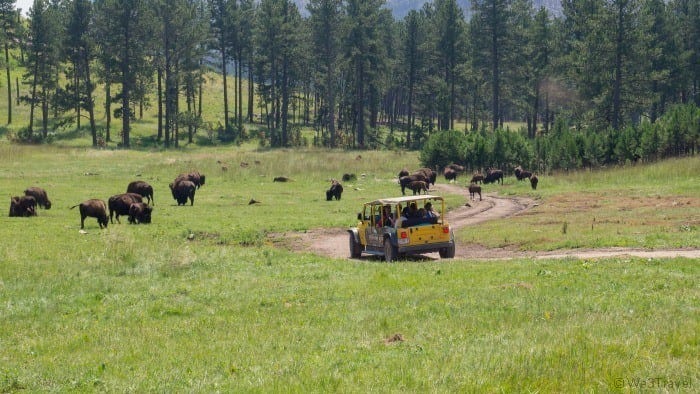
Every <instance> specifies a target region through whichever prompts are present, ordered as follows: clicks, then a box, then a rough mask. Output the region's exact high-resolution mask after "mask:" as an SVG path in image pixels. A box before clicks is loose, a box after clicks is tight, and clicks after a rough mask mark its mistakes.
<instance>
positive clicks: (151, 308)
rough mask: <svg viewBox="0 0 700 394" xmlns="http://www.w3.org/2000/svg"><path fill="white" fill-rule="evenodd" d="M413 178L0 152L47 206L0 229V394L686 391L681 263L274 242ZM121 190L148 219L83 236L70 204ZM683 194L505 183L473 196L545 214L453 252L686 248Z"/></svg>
mask: <svg viewBox="0 0 700 394" xmlns="http://www.w3.org/2000/svg"><path fill="white" fill-rule="evenodd" d="M358 155H361V158H360V159H358V158H357V156H358ZM242 162H245V163H248V165H247V166H241V163H242ZM416 163H417V154H415V152H364V151H363V152H340V151H330V150H317V149H307V150H261V149H257V148H256V147H254V146H247V145H244V146H241V147H235V148H232V147H210V148H197V147H192V146H187V147H183V148H182V149H180V150H177V151H172V152H163V151H157V150H154V151H149V150H134V151H124V150H109V149H108V150H93V149H86V148H80V147H72V146H70V144H60V143H59V144H56V145H55V146H16V145H10V144H7V143H0V191H1V192H2V193H4V194H5V196H10V195H19V194H21V193H22V191H23V190H24V188H26V187H28V186H32V185H36V186H42V187H44V188H45V189H47V191H48V194H49V197H50V199H51V200H52V203H53V207H52V208H51V209H50V210H40V211H39V214H38V216H37V217H33V218H9V217H6V216H3V217H0V222H1V223H0V235H1V236H2V239H4V240H5V241H4V242H3V246H2V248H0V392H16V391H30V392H44V391H78V392H94V391H100V392H104V391H117V392H125V391H127V392H128V391H131V392H145V391H165V392H193V391H197V392H214V391H221V392H241V391H245V392H329V391H342V392H369V391H375V392H407V391H408V392H522V391H538V392H580V391H585V392H590V391H594V392H636V391H639V390H640V389H646V390H648V391H662V392H665V391H669V392H696V391H697V390H698V388H699V387H700V373H699V372H698V371H700V359H699V358H698V356H697V355H698V354H700V334H698V333H700V312H699V310H698V305H700V287H699V285H698V283H699V281H698V278H699V277H700V275H699V274H700V268H698V265H697V261H695V260H692V259H651V260H650V259H639V258H629V257H621V258H610V259H585V260H577V259H563V260H531V259H514V260H508V261H465V260H450V261H446V260H442V261H439V260H438V261H430V260H428V261H404V262H398V263H396V264H385V263H383V262H380V261H379V260H376V259H363V260H361V261H359V260H347V259H330V258H326V257H322V256H316V255H313V254H310V253H293V252H290V251H287V250H284V249H281V248H278V247H276V246H275V245H274V244H273V242H272V241H270V238H269V237H268V235H270V234H277V235H278V236H279V234H284V233H286V232H290V231H294V232H296V231H305V230H308V229H317V228H337V227H347V226H351V225H353V224H354V222H355V219H354V218H355V214H356V212H357V210H358V207H359V206H360V204H361V203H362V202H364V201H368V200H371V199H374V198H377V197H383V196H387V195H397V194H398V193H399V191H398V186H397V185H396V183H395V181H394V180H393V177H394V176H395V174H396V172H397V171H398V170H399V169H400V168H402V167H408V168H413V167H415V166H416ZM191 169H198V170H199V171H200V172H202V173H204V174H205V175H206V177H207V178H206V179H207V182H206V185H205V186H203V187H202V188H201V189H199V190H198V191H197V194H196V197H195V204H194V206H184V207H178V206H176V204H175V201H174V200H173V199H172V197H171V196H170V192H169V189H168V183H169V182H171V181H172V179H173V178H174V177H175V176H176V175H177V174H178V173H180V172H184V171H188V170H191ZM346 172H353V173H355V174H357V175H358V179H357V181H353V182H345V183H344V186H345V193H344V194H343V198H342V200H341V201H337V202H336V201H333V202H326V201H325V195H324V190H325V189H327V188H328V186H329V182H328V180H329V179H330V178H339V177H340V176H341V175H342V174H343V173H346ZM276 176H287V177H289V178H291V179H292V180H293V181H292V182H288V183H276V182H272V179H273V177H276ZM135 179H143V180H145V181H147V182H149V183H151V184H152V185H153V186H154V188H155V210H154V214H153V223H152V224H150V225H129V224H127V223H126V222H127V221H126V218H123V220H122V224H116V223H115V224H110V225H109V227H108V228H107V229H102V230H101V229H99V227H98V225H97V222H96V220H95V219H93V218H88V219H86V226H85V232H84V233H81V232H80V231H79V229H80V220H79V219H80V218H79V213H78V212H77V209H73V210H71V209H69V207H70V206H72V205H75V204H78V203H80V202H81V201H83V200H85V199H88V198H102V199H104V200H106V199H107V198H108V197H109V196H111V195H113V194H117V193H122V192H124V191H125V189H126V185H127V184H128V182H130V181H132V180H135ZM699 180H700V160H698V159H697V158H689V159H683V160H673V161H668V162H663V163H659V164H654V165H639V166H636V167H631V168H620V169H609V170H601V171H596V172H582V173H573V174H553V175H548V176H542V177H540V187H539V188H538V190H536V191H532V190H531V189H530V187H529V185H526V184H525V183H524V182H521V183H518V182H517V181H516V180H515V179H514V178H513V177H512V176H510V177H508V178H507V179H506V184H505V185H503V186H495V185H486V186H484V189H485V192H499V193H500V194H502V195H509V196H527V197H531V198H534V199H537V200H538V203H539V205H538V206H537V207H535V208H533V209H532V210H530V211H528V212H526V213H524V214H521V215H518V216H515V217H513V218H509V219H507V220H502V221H494V222H491V223H484V224H482V225H479V226H478V228H464V229H461V230H460V231H458V233H457V237H458V238H459V239H460V242H463V243H473V244H482V245H486V246H494V247H502V246H507V247H512V248H516V249H524V250H552V249H557V248H570V247H583V248H589V247H590V248H594V247H601V246H635V247H650V248H667V247H668V248H670V247H693V248H698V247H700V236H698V234H699V228H698V227H699V225H700V203H699V200H698V196H700V182H698V181H699ZM438 182H444V179H439V180H438ZM460 182H462V183H463V182H464V180H463V179H462V180H461V181H460ZM446 197H447V201H448V205H449V206H450V207H452V208H455V207H458V206H460V205H462V204H464V203H465V202H466V199H465V198H464V196H460V195H448V196H446ZM250 199H255V200H257V201H260V204H253V205H249V204H248V202H249V201H250ZM6 207H7V206H6ZM593 217H595V222H593ZM564 223H567V224H566V226H565V225H564ZM564 230H565V231H564Z"/></svg>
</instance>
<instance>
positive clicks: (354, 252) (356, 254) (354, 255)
mask: <svg viewBox="0 0 700 394" xmlns="http://www.w3.org/2000/svg"><path fill="white" fill-rule="evenodd" d="M360 256H362V245H360V243H359V242H357V241H356V240H355V234H353V233H350V258H351V259H359V258H360Z"/></svg>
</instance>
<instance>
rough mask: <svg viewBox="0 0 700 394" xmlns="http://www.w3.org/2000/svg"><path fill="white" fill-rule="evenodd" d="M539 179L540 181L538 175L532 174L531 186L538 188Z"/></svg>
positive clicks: (534, 188)
mask: <svg viewBox="0 0 700 394" xmlns="http://www.w3.org/2000/svg"><path fill="white" fill-rule="evenodd" d="M539 181H540V180H539V179H537V175H532V176H531V177H530V187H532V190H536V189H537V182H539Z"/></svg>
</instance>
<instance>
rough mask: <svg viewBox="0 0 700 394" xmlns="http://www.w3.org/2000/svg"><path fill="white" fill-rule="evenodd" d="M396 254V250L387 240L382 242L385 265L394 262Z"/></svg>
mask: <svg viewBox="0 0 700 394" xmlns="http://www.w3.org/2000/svg"><path fill="white" fill-rule="evenodd" d="M397 254H398V251H397V250H396V246H394V245H392V244H391V240H390V239H389V238H387V239H385V240H384V260H385V261H386V262H387V263H391V262H392V261H394V260H396V255H397Z"/></svg>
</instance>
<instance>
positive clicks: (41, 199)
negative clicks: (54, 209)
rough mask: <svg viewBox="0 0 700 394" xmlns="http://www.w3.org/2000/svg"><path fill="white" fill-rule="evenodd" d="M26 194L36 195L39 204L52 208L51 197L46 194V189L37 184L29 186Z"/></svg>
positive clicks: (42, 206) (45, 207)
mask: <svg viewBox="0 0 700 394" xmlns="http://www.w3.org/2000/svg"><path fill="white" fill-rule="evenodd" d="M24 195H25V196H32V197H34V199H36V205H37V206H39V207H41V208H44V209H51V200H49V197H48V196H47V195H46V190H44V189H42V188H40V187H36V186H33V187H28V188H27V189H26V190H25V191H24Z"/></svg>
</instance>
